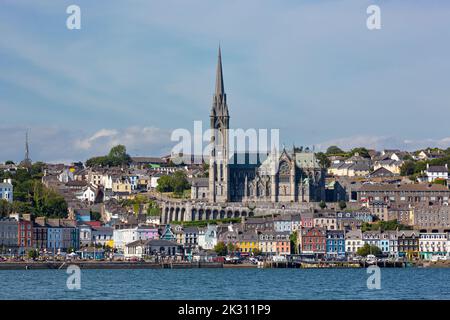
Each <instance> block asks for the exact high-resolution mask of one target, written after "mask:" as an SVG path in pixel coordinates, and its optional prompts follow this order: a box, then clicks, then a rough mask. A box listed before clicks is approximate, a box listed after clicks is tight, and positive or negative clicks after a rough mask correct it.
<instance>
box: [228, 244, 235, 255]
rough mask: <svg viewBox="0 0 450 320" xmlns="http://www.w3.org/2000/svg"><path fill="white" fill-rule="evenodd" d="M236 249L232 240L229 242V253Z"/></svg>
mask: <svg viewBox="0 0 450 320" xmlns="http://www.w3.org/2000/svg"><path fill="white" fill-rule="evenodd" d="M236 250H237V248H236V246H235V245H234V244H232V243H231V242H229V243H228V244H227V251H228V253H229V254H230V253H233V252H235V251H236Z"/></svg>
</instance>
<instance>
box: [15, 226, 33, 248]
mask: <svg viewBox="0 0 450 320" xmlns="http://www.w3.org/2000/svg"><path fill="white" fill-rule="evenodd" d="M17 233H18V234H17V245H18V246H19V248H20V250H19V251H21V252H22V253H24V252H25V250H26V249H28V248H32V247H33V223H32V222H31V221H29V220H22V219H20V220H19V223H18V229H17Z"/></svg>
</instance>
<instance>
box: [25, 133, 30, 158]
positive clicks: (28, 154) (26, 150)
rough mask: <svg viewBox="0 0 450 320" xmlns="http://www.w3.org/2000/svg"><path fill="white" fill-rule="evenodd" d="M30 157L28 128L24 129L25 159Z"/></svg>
mask: <svg viewBox="0 0 450 320" xmlns="http://www.w3.org/2000/svg"><path fill="white" fill-rule="evenodd" d="M29 159H30V148H29V146H28V130H27V131H25V160H29Z"/></svg>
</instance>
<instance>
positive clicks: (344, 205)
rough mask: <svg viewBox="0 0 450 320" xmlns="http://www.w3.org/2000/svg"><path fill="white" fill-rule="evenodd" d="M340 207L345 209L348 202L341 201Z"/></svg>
mask: <svg viewBox="0 0 450 320" xmlns="http://www.w3.org/2000/svg"><path fill="white" fill-rule="evenodd" d="M339 208H340V209H341V210H344V209H345V208H347V203H346V202H345V201H344V200H341V201H339Z"/></svg>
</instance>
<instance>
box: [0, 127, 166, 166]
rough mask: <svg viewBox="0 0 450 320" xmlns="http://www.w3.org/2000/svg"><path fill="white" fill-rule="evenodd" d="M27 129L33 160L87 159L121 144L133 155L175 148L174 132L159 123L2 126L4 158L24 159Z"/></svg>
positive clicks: (0, 144) (1, 159)
mask: <svg viewBox="0 0 450 320" xmlns="http://www.w3.org/2000/svg"><path fill="white" fill-rule="evenodd" d="M27 129H28V130H29V132H30V139H29V140H30V155H31V159H32V160H33V161H47V162H53V163H56V162H64V163H69V162H72V161H85V160H86V159H88V158H90V157H93V156H100V155H105V154H107V153H108V152H109V150H110V149H111V147H113V146H114V145H117V144H123V145H125V146H126V147H127V152H128V153H129V154H130V155H131V156H144V155H145V156H161V155H165V154H167V153H169V151H170V148H171V142H170V132H169V131H168V130H164V129H160V128H155V127H137V126H136V127H128V128H125V129H107V128H105V129H101V130H98V131H96V132H94V133H86V132H81V131H75V130H70V129H64V128H60V127H36V126H35V127H31V128H26V127H22V126H15V127H13V126H0V135H1V136H2V139H1V140H0V162H4V161H6V160H13V161H16V162H18V161H20V160H22V159H23V157H24V150H25V147H24V145H25V142H24V140H25V131H26V130H27Z"/></svg>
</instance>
